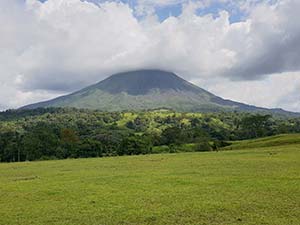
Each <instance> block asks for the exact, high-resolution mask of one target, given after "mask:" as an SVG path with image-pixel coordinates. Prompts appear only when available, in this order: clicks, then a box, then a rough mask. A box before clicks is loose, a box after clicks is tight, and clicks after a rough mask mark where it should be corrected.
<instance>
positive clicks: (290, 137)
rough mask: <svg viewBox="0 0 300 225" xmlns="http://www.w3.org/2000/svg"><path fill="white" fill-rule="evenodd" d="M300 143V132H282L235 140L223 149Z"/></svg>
mask: <svg viewBox="0 0 300 225" xmlns="http://www.w3.org/2000/svg"><path fill="white" fill-rule="evenodd" d="M296 144H297V145H300V134H281V135H275V136H270V137H264V138H257V139H251V140H243V141H235V142H232V145H230V146H227V147H225V148H222V150H235V149H251V148H263V147H276V146H285V145H296Z"/></svg>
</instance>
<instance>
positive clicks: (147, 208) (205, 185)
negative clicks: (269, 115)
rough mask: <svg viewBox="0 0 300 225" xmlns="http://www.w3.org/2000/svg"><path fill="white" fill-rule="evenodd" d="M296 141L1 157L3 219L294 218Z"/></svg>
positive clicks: (268, 224)
mask: <svg viewBox="0 0 300 225" xmlns="http://www.w3.org/2000/svg"><path fill="white" fill-rule="evenodd" d="M299 148H300V145H299V144H296V145H295V144H290V145H284V146H276V147H271V148H270V147H268V148H257V149H244V150H242V151H239V150H237V151H224V152H218V153H216V152H209V153H185V154H164V155H147V156H130V157H129V156H125V157H113V158H102V159H100V158H97V159H76V160H74V159H73V160H70V159H69V160H61V161H44V162H25V163H4V164H0V190H1V198H0V208H1V210H0V218H1V219H0V225H8V224H11V225H12V224H22V225H41V224H47V225H64V224H81V225H99V224H139V225H144V224H145V225H146V224H147V225H150V224H153V225H154V224H155V225H156V224H161V225H162V224H174V225H176V224H178V225H181V224H186V225H188V224H190V225H194V224H207V225H208V224H218V225H222V224H223V225H226V224H233V225H235V224H236V225H238V224H243V225H252V224H265V225H274V224H289V225H298V224H300V217H299V211H300V205H299V202H300V189H299V186H300V180H299V171H300V164H299V158H300V151H299Z"/></svg>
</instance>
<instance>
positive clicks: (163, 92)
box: [23, 70, 294, 115]
mask: <svg viewBox="0 0 300 225" xmlns="http://www.w3.org/2000/svg"><path fill="white" fill-rule="evenodd" d="M40 107H75V108H89V109H100V110H104V111H120V110H147V109H156V108H170V109H174V110H178V111H186V112H195V111H199V112H218V111H224V110H225V111H234V110H236V111H250V112H272V113H277V114H286V115H294V114H293V113H290V112H286V111H284V110H281V109H264V108H259V107H255V106H250V105H246V104H242V103H238V102H234V101H230V100H225V99H222V98H220V97H218V96H215V95H213V94H212V93H210V92H208V91H205V90H204V89H202V88H200V87H198V86H196V85H193V84H191V83H189V82H187V81H186V80H184V79H182V78H180V77H178V76H177V75H175V74H174V73H170V72H165V71H160V70H139V71H132V72H126V73H119V74H115V75H112V76H110V77H108V78H107V79H105V80H103V81H101V82H99V83H97V84H95V85H92V86H89V87H87V88H84V89H82V90H80V91H77V92H75V93H72V94H70V95H66V96H63V97H59V98H56V99H53V100H50V101H46V102H40V103H36V104H32V105H28V106H25V107H23V108H25V109H33V108H40Z"/></svg>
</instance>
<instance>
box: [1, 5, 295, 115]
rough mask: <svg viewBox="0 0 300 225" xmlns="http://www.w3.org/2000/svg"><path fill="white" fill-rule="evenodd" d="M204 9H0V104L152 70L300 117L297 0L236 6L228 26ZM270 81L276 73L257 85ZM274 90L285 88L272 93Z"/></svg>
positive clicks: (224, 15) (31, 99)
mask: <svg viewBox="0 0 300 225" xmlns="http://www.w3.org/2000/svg"><path fill="white" fill-rule="evenodd" d="M213 1H215V0H213ZM225 1H227V0H225ZM199 2H200V3H201V4H199ZM209 2H211V1H198V3H197V1H181V0H178V1H177V0H157V1H146V0H140V1H139V7H146V8H147V7H164V6H165V5H168V4H179V3H184V5H183V13H182V14H181V15H180V16H179V17H169V18H167V19H166V20H164V21H162V22H160V21H159V20H158V19H157V18H156V17H155V15H153V13H152V14H151V13H150V14H147V15H148V16H146V17H145V18H144V19H143V20H138V19H137V18H136V17H135V16H134V14H135V13H136V12H134V10H133V9H131V8H130V7H129V6H128V5H127V4H123V3H116V2H106V3H99V6H97V5H95V4H93V3H89V2H86V1H81V0H48V1H46V2H45V3H40V2H38V1H37V0H27V1H26V2H22V1H18V0H11V1H0V37H1V38H0V48H1V51H0V62H1V63H0V105H2V106H1V107H2V108H7V107H18V106H21V105H23V104H27V103H31V102H34V101H39V100H42V99H48V98H51V97H54V96H57V95H59V94H62V93H65V92H69V91H73V90H76V89H78V88H81V87H84V86H86V85H88V84H91V83H94V82H97V81H99V80H101V79H103V78H105V77H106V76H108V75H110V74H112V73H115V72H120V71H124V70H131V69H140V68H157V69H165V70H172V71H174V72H177V73H178V74H180V75H181V76H183V77H184V78H186V79H189V80H198V84H200V85H204V86H205V87H206V88H208V89H209V90H212V91H214V92H215V93H217V94H220V95H222V96H224V97H228V98H232V99H235V100H240V101H244V102H247V103H251V104H257V105H261V106H268V107H280V106H282V107H285V108H286V109H293V110H298V111H300V106H299V100H297V98H296V97H295V96H297V93H296V92H295V89H296V87H299V85H300V80H299V79H296V77H297V76H298V74H297V71H299V70H300V62H299V61H298V60H299V59H300V56H299V52H300V50H299V47H298V46H300V44H299V45H297V44H298V42H297V40H300V39H298V34H300V27H299V23H297V20H296V19H294V20H291V19H290V18H291V17H293V18H297V14H298V11H299V10H300V4H299V1H297V0H281V1H278V3H273V4H272V6H270V4H267V3H258V2H256V4H254V5H251V4H248V5H246V6H244V5H243V7H244V8H246V9H247V12H248V14H249V16H248V18H247V19H246V20H245V21H242V22H239V23H233V24H231V23H230V22H229V16H230V15H229V13H228V12H226V11H220V13H219V16H218V17H217V18H215V17H213V16H212V15H209V14H208V15H204V16H198V15H196V14H195V13H194V12H195V10H196V9H197V8H199V7H204V5H205V6H207V4H209ZM228 2H230V1H228ZM248 2H249V1H248ZM203 4H204V5H203ZM148 9H149V8H148ZM148 9H147V10H148ZM290 71H294V73H292V75H286V74H290V73H289V72H290ZM272 73H274V74H277V73H283V74H281V75H274V76H269V77H267V78H264V77H265V75H266V74H272ZM278 77H281V78H280V79H279V78H278ZM289 77H293V79H291V78H289ZM232 79H235V80H241V81H238V82H233V81H231V80H232ZM245 79H246V80H256V81H252V82H246V81H243V80H245ZM213 81H215V82H217V83H213ZM283 82H285V85H286V86H287V87H290V88H285V89H282V91H278V90H273V89H274V88H276V89H278V88H277V87H278V85H279V84H280V83H283ZM267 85H269V86H267ZM297 85H298V86H297ZM273 87H274V88H273ZM264 88H265V89H264ZM247 90H248V91H247ZM251 90H255V91H253V92H252V91H251ZM262 96H264V97H262ZM284 96H287V98H289V99H291V101H292V100H294V101H295V102H296V103H294V102H290V101H282V98H284ZM298 96H299V95H298ZM266 98H268V99H270V100H268V101H266V100H265V99H266ZM287 102H289V103H288V104H287Z"/></svg>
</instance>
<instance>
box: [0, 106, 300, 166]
mask: <svg viewBox="0 0 300 225" xmlns="http://www.w3.org/2000/svg"><path fill="white" fill-rule="evenodd" d="M283 133H300V119H299V118H279V117H272V116H270V115H260V114H248V113H234V112H232V113H230V112H228V113H206V114H201V113H178V112H173V111H168V110H155V111H145V112H110V113H108V112H101V111H92V110H80V109H54V108H49V109H35V110H16V111H15V110H12V111H6V112H2V113H0V161H2V162H15V161H27V160H29V161H32V160H40V159H65V158H81V157H102V156H115V155H138V154H148V153H161V152H176V151H210V150H217V149H218V148H220V147H224V146H226V145H228V144H229V142H230V141H233V140H243V139H251V138H259V137H266V136H271V135H276V134H283Z"/></svg>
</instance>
